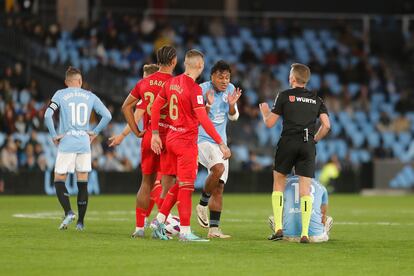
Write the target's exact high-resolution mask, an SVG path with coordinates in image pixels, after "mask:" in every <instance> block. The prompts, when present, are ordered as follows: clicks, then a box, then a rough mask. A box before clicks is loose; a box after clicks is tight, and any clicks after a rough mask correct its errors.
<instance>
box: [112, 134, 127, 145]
mask: <svg viewBox="0 0 414 276" xmlns="http://www.w3.org/2000/svg"><path fill="white" fill-rule="evenodd" d="M124 138H125V135H124V134H122V133H120V134H118V135H114V136H112V137H110V138H109V139H108V140H109V142H110V143H109V147H115V146H118V145H119V144H121V143H122V141H123V140H124Z"/></svg>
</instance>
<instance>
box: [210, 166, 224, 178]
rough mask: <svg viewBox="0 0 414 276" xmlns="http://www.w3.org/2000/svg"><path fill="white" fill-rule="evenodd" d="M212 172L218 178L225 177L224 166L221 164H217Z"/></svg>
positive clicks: (212, 168)
mask: <svg viewBox="0 0 414 276" xmlns="http://www.w3.org/2000/svg"><path fill="white" fill-rule="evenodd" d="M210 171H211V173H212V174H214V175H216V176H218V177H221V176H222V175H223V173H224V171H225V167H224V164H221V163H219V164H216V165H214V166H213V167H211V169H210Z"/></svg>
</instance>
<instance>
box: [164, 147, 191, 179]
mask: <svg viewBox="0 0 414 276" xmlns="http://www.w3.org/2000/svg"><path fill="white" fill-rule="evenodd" d="M167 152H168V155H169V157H168V158H169V160H171V161H172V162H174V161H175V168H176V174H175V175H176V176H177V179H178V181H180V182H189V183H194V181H195V180H196V178H197V170H198V147H197V143H188V142H187V143H186V142H184V143H183V141H180V142H179V143H177V142H175V143H174V142H167Z"/></svg>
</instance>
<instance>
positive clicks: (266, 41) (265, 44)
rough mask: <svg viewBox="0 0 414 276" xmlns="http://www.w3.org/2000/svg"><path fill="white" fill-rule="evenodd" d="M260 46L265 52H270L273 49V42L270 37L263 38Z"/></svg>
mask: <svg viewBox="0 0 414 276" xmlns="http://www.w3.org/2000/svg"><path fill="white" fill-rule="evenodd" d="M260 45H261V47H262V49H263V52H269V51H271V50H272V49H273V41H272V39H271V38H269V37H263V38H262V39H261V40H260Z"/></svg>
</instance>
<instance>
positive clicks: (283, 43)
mask: <svg viewBox="0 0 414 276" xmlns="http://www.w3.org/2000/svg"><path fill="white" fill-rule="evenodd" d="M276 47H277V49H279V50H290V41H289V39H287V38H285V37H280V38H278V39H276Z"/></svg>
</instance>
